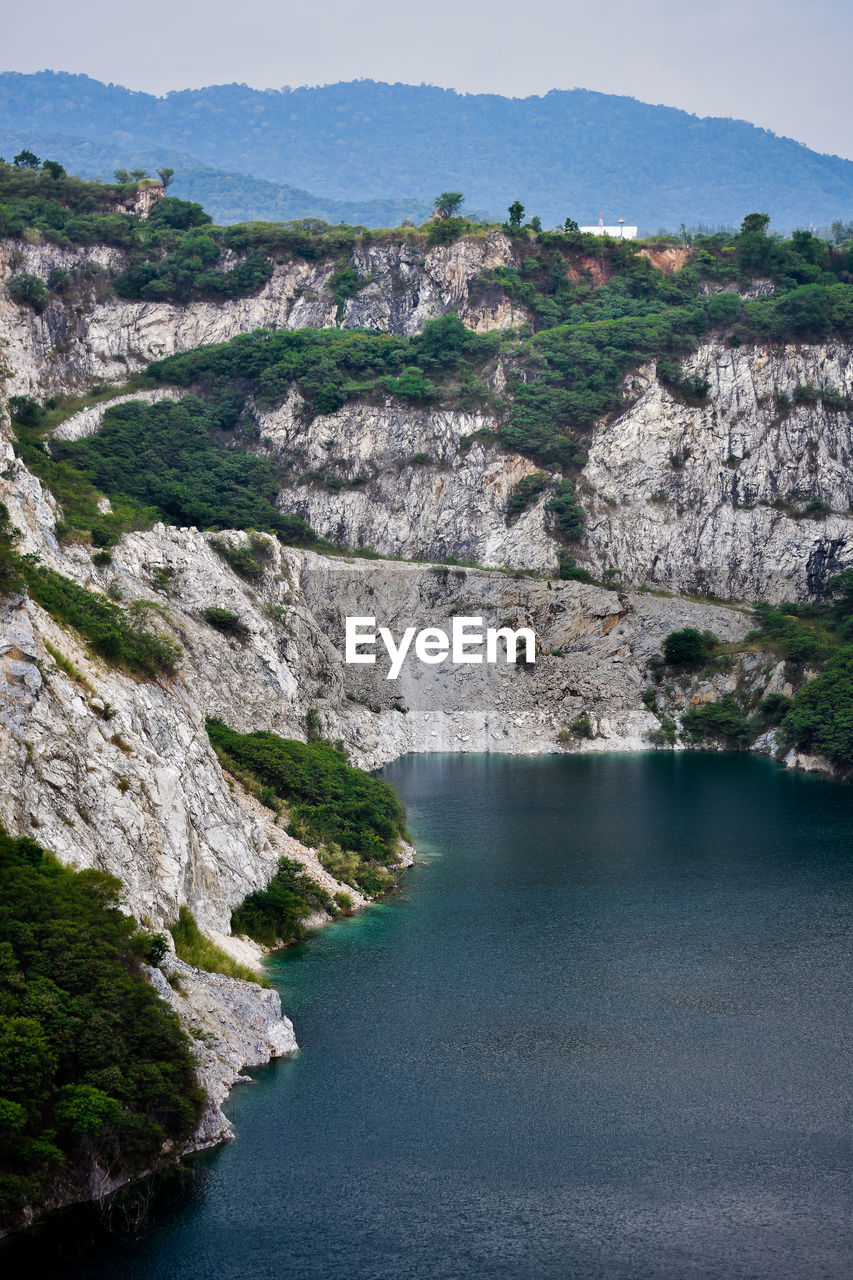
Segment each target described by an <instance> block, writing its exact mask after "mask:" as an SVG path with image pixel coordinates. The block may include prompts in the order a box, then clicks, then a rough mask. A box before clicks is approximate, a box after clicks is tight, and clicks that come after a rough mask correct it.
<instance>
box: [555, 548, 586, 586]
mask: <svg viewBox="0 0 853 1280" xmlns="http://www.w3.org/2000/svg"><path fill="white" fill-rule="evenodd" d="M557 563H558V565H559V574H560V577H561V578H562V579H563V580H564V581H566V582H591V583H594V582H595V579H594V578H593V576H592V574H591V573H590V572H589V570H588V569H584V568H582V567H581V566H580V565H579V564H578V562H577V561H576V560H575V558H574V556H573V555H572V553H571V552H570V551H569V550H568V549H567V548H566V547H558V548H557Z"/></svg>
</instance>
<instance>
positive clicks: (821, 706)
mask: <svg viewBox="0 0 853 1280" xmlns="http://www.w3.org/2000/svg"><path fill="white" fill-rule="evenodd" d="M781 733H782V737H783V739H784V741H786V742H787V743H789V744H790V745H792V746H796V747H798V748H799V749H800V750H802V751H810V752H813V753H814V754H816V755H821V756H825V757H826V758H827V759H828V760H831V761H832V763H833V764H835V765H837V766H838V767H839V768H840V769H842V770H844V771H848V770H850V769H851V768H853V646H846V647H845V648H843V649H841V650H840V651H839V652H838V653H837V654H836V655H835V656H834V657H832V658H830V659H829V661H828V662H827V664H826V666H825V667H824V669H823V671H822V672H821V674H820V675H819V676H818V677H817V678H816V679H815V680H811V681H810V682H809V683H808V684H806V685H804V686H803V687H802V688H801V689H799V690H798V691H797V692H796V693H795V694H794V697H793V700H792V702H791V706H790V709H789V710H788V711H787V713H786V715H785V717H784V719H783V720H782V723H781Z"/></svg>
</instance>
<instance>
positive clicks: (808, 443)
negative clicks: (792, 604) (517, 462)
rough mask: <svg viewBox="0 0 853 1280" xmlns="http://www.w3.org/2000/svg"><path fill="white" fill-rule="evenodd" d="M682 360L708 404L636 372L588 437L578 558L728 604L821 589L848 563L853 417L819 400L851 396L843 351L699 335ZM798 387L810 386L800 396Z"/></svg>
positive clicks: (850, 372) (849, 363) (852, 549)
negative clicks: (584, 538)
mask: <svg viewBox="0 0 853 1280" xmlns="http://www.w3.org/2000/svg"><path fill="white" fill-rule="evenodd" d="M684 367H685V371H686V372H687V374H688V375H689V376H691V377H700V378H703V379H705V380H707V382H708V383H709V392H708V398H707V402H706V403H704V404H702V405H699V406H691V405H689V404H687V403H685V402H684V400H683V399H680V398H679V397H678V395H677V394H673V392H672V391H670V390H668V389H667V388H666V387H664V386H662V385H661V383H660V382H659V380H658V379H657V378H656V376H655V371H654V369H653V368H651V367H645V368H643V369H641V370H639V371H638V372H637V373H636V374H635V375H632V376H631V378H630V380H629V386H628V387H627V389H626V390H627V392H628V395H629V396H630V397H631V404H630V407H629V408H628V409H627V410H626V411H625V412H624V413H622V414H621V415H619V416H617V417H615V418H614V419H613V420H612V421H610V422H607V423H604V424H602V425H601V426H600V427H599V428H598V430H597V431H596V432H595V435H594V437H593V441H592V446H591V448H590V459H589V464H588V466H587V467H586V470H585V472H584V478H585V481H586V484H587V486H588V491H587V497H586V504H587V508H588V512H589V537H588V545H587V557H588V563H589V564H590V565H591V567H593V568H594V569H595V570H597V571H599V572H603V570H604V569H606V568H618V569H620V570H621V572H622V576H621V579H620V580H621V581H622V582H626V583H628V582H630V583H641V582H656V583H660V584H661V585H664V586H666V587H668V588H669V589H670V590H674V591H692V592H696V591H701V592H709V593H712V594H714V595H717V596H721V597H723V598H728V599H732V598H734V599H744V600H756V599H768V600H774V601H777V600H786V599H788V600H806V599H809V598H811V597H813V596H814V595H815V594H818V593H820V591H821V590H822V589H823V588H824V587H825V585H826V583H827V581H828V579H829V578H831V577H832V576H833V574H836V573H839V572H840V571H841V570H842V569H845V568H849V567H850V566H851V565H853V520H851V507H853V471H851V462H853V418H851V415H850V413H849V411H848V410H846V409H844V408H843V407H837V406H836V407H833V404H832V402H831V401H830V402H829V403H827V402H826V401H823V400H821V399H820V398H819V397H820V393H821V392H824V391H829V393H830V395H834V397H835V400H836V401H839V400H840V401H842V402H843V399H844V398H845V397H850V396H851V394H853V352H851V350H850V348H849V347H848V346H845V345H842V344H840V343H834V342H827V343H824V344H821V345H815V346H805V345H797V346H794V345H788V346H785V347H782V348H781V349H780V348H770V347H752V348H732V347H727V346H723V345H722V343H720V342H709V343H705V344H703V346H702V347H700V349H699V350H698V351H697V352H696V354H695V355H694V356H692V357H691V358H690V359H689V360H688V361H686V362H685V366H684ZM797 388H811V389H813V391H814V392H815V393H816V394H815V395H814V396H813V397H812V398H810V399H801V400H798V399H797ZM809 504H811V508H810V505H809Z"/></svg>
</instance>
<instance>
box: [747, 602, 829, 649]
mask: <svg viewBox="0 0 853 1280" xmlns="http://www.w3.org/2000/svg"><path fill="white" fill-rule="evenodd" d="M796 607H797V606H796V605H787V604H785V605H781V606H778V607H777V606H774V605H769V604H767V603H766V602H764V601H759V602H758V604H756V606H755V608H754V611H753V612H754V616H755V618H756V621H757V622H758V624H759V628H758V630H757V631H755V632H750V635H751V636H752V635H754V636H756V637H761V638H763V639H769V640H772V641H773V643H774V645H775V646H776V648H777V649H778V650H779V652H780V654H781V655H782V657H784V658H787V660H788V661H789V662H796V663H800V662H816V661H819V660H820V659H821V658H824V657H826V656H827V652H828V647H827V640H826V638H825V637H824V636H822V635H821V634H820V631H819V630H818V629H816V627H815V624H814V623H813V622H811V621H805V620H802V619H800V618H797V617H795V616H794V613H793V610H794V609H796Z"/></svg>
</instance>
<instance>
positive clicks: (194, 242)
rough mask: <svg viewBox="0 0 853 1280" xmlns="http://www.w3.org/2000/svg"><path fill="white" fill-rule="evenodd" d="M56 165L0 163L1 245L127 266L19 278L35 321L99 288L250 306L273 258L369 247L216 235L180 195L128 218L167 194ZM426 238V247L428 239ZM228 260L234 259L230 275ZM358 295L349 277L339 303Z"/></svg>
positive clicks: (302, 229)
mask: <svg viewBox="0 0 853 1280" xmlns="http://www.w3.org/2000/svg"><path fill="white" fill-rule="evenodd" d="M51 165H52V162H51V161H45V162H44V163H43V164H40V165H36V166H35V167H32V168H30V167H21V166H19V165H12V164H7V163H5V162H3V161H0V235H5V236H8V237H13V238H14V237H23V236H27V237H30V238H32V237H33V236H37V237H39V238H41V239H44V240H48V241H50V242H51V243H53V244H57V245H61V246H63V247H67V246H70V245H87V244H109V245H113V246H115V247H117V248H120V249H122V250H123V252H124V254H125V255H126V261H127V266H126V268H125V269H124V270H123V271H121V272H120V273H119V274H118V275H116V276H115V277H113V276H111V275H110V274H109V273H108V272H105V271H104V270H103V269H98V268H95V267H93V266H92V264H90V263H83V264H81V265H80V266H79V267H77V268H73V269H72V270H70V271H67V270H63V269H61V270H60V271H59V272H58V273H54V275H53V277H52V278H51V279H50V280H48V284H47V288H45V286H44V284H43V282H42V281H41V280H40V279H39V277H37V276H33V275H30V274H28V273H27V272H21V273H18V274H17V275H14V276H13V277H12V278H11V279H10V280H8V281H7V284H6V289H7V291H8V293H9V294H10V296H11V297H12V298H13V299H14V300H15V301H16V302H18V303H20V304H21V305H22V306H31V307H33V308H34V309H35V310H36V311H42V310H44V308H45V306H46V305H47V304H48V302H49V301H50V293H51V292H56V293H60V292H65V293H67V292H68V291H69V290H77V291H80V290H82V289H85V288H91V287H93V284H95V283H96V284H97V286H98V287H99V288H101V289H107V290H109V289H113V290H114V291H115V292H116V293H117V294H119V296H120V297H123V298H131V299H138V300H141V301H146V302H158V301H163V300H169V301H174V302H189V301H190V300H192V299H194V298H210V299H212V300H214V301H216V300H221V299H225V298H235V297H243V296H246V295H248V294H254V293H257V292H258V291H259V290H260V289H261V288H263V286H264V284H266V282H267V280H269V278H270V276H271V275H272V271H273V260H274V259H275V258H278V259H279V260H281V259H282V258H283V257H287V256H294V257H300V258H307V259H309V260H312V259H327V258H334V257H336V256H337V255H339V254H340V253H341V252H342V251H344V252H346V251H349V250H351V249H352V248H353V247H354V246H355V245H356V244H357V243H359V242H360V241H364V240H369V239H370V233H369V232H368V231H367V230H366V228H364V227H351V226H330V225H329V224H328V223H326V222H323V221H320V220H318V219H317V218H304V219H301V220H299V221H296V222H290V223H272V222H257V223H249V224H237V225H235V226H230V227H216V226H214V225H213V223H212V219H211V217H210V215H209V214H208V213H206V212H205V211H204V209H203V208H202V206H201V205H200V204H198V203H197V202H195V201H192V200H179V199H176V198H175V197H174V196H172V195H170V196H165V197H163V198H161V199H160V200H159V201H158V203H157V204H156V205H155V206H154V208H153V210H152V212H151V214H150V216H149V217H148V218H142V217H140V216H139V215H137V214H135V213H129V212H127V208H128V206H129V205H131V204H132V202H133V200H134V198H135V197H136V195H137V192H138V190H139V189H140V187H144V186H159V184H157V183H151V182H145V181H143V182H137V181H133V182H128V183H124V184H119V183H102V182H85V181H83V180H82V179H81V178H76V177H71V176H69V175H68V174H66V173H64V172H63V173H62V175H61V176H60V177H58V178H57V177H55V176H53V173H52V169H51ZM120 208H123V209H124V210H125V211H122V212H120V211H119V210H120ZM419 238H420V240H421V241H423V242H425V240H426V237H425V235H420V237H419ZM225 253H229V254H230V255H231V260H230V262H229V264H228V265H227V266H226V265H223V255H224V254H225ZM344 270H345V271H348V270H349V269H348V268H344ZM359 287H360V286H359ZM354 290H355V282H354V281H352V280H351V279H350V277H349V276H348V275H344V276H343V278H342V279H339V280H338V281H337V282H336V284H335V286H334V288H333V291H334V292H335V294H336V298H337V296H338V293H339V292H340V293H342V294H343V297H344V300H345V298H346V297H348V296H352V291H354Z"/></svg>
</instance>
